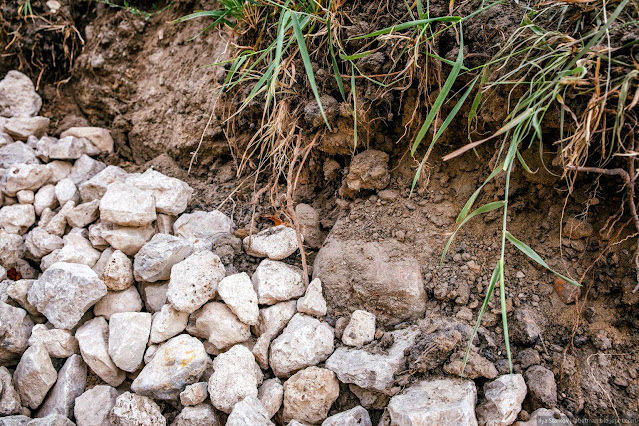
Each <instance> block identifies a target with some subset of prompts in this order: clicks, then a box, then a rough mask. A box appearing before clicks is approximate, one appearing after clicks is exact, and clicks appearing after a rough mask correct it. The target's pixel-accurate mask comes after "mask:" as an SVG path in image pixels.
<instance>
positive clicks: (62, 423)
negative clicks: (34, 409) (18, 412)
mask: <svg viewBox="0 0 639 426" xmlns="http://www.w3.org/2000/svg"><path fill="white" fill-rule="evenodd" d="M26 426H75V423H73V422H72V421H71V420H69V419H68V418H67V417H66V416H63V415H61V414H51V415H48V416H46V417H40V418H36V419H32V420H31V421H30V422H29V423H27V425H26Z"/></svg>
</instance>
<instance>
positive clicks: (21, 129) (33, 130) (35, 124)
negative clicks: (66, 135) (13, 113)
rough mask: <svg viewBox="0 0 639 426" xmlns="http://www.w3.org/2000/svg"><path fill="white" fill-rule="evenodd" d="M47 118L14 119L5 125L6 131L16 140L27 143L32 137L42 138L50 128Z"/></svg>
mask: <svg viewBox="0 0 639 426" xmlns="http://www.w3.org/2000/svg"><path fill="white" fill-rule="evenodd" d="M50 122H51V120H49V119H48V118H47V117H40V116H36V117H13V118H10V119H9V121H7V123H6V124H5V125H4V131H5V133H7V134H8V135H9V136H11V137H12V138H13V139H15V140H19V141H26V140H27V138H28V137H29V136H31V135H34V136H36V137H38V138H39V137H42V136H43V135H44V133H45V132H46V131H47V128H48V127H49V123H50Z"/></svg>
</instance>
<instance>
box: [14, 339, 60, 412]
mask: <svg viewBox="0 0 639 426" xmlns="http://www.w3.org/2000/svg"><path fill="white" fill-rule="evenodd" d="M13 376H14V383H15V384H16V387H17V390H18V394H19V395H20V400H21V401H22V404H24V405H26V406H28V407H29V408H32V409H34V408H38V406H40V404H41V403H42V401H43V400H44V397H45V396H47V392H49V389H51V386H53V384H54V383H55V382H56V380H57V379H58V372H57V371H56V370H55V368H53V364H52V363H51V358H50V357H49V354H48V353H47V350H46V349H45V348H44V346H42V345H35V346H30V347H29V349H27V350H26V351H25V353H24V354H22V358H20V362H19V363H18V366H17V367H16V371H15V373H14V375H13Z"/></svg>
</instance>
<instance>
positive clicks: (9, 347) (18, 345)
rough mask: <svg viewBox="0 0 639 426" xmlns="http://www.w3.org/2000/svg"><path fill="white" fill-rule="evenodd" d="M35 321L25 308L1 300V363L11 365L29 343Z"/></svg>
mask: <svg viewBox="0 0 639 426" xmlns="http://www.w3.org/2000/svg"><path fill="white" fill-rule="evenodd" d="M32 328H33V321H32V320H31V318H30V317H29V316H28V315H27V312H26V311H25V310H24V309H20V308H16V307H13V306H11V305H8V304H6V303H4V302H0V363H2V365H11V363H12V362H13V361H14V360H17V359H19V358H20V355H21V354H22V353H23V352H24V351H25V349H26V348H27V346H28V344H29V336H30V335H31V329H32Z"/></svg>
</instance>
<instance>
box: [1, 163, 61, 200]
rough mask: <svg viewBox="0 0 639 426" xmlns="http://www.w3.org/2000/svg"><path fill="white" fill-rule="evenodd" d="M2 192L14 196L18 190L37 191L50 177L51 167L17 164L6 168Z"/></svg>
mask: <svg viewBox="0 0 639 426" xmlns="http://www.w3.org/2000/svg"><path fill="white" fill-rule="evenodd" d="M5 176H6V180H5V181H4V185H3V187H2V192H4V193H5V194H6V195H9V196H10V197H15V196H16V194H17V193H18V192H19V191H23V190H31V191H37V190H38V189H40V188H41V187H42V186H44V185H45V184H46V183H47V181H48V180H49V179H51V169H49V168H48V167H47V166H44V165H42V164H18V165H15V166H13V167H10V168H9V169H7V173H6V175H5Z"/></svg>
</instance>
